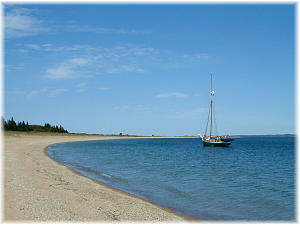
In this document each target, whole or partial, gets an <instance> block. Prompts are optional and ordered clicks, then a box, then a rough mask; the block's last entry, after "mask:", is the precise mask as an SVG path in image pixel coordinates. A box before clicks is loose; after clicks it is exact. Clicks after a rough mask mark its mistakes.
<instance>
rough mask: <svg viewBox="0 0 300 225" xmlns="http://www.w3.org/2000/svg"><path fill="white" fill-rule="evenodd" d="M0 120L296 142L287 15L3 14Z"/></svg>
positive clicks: (147, 10)
mask: <svg viewBox="0 0 300 225" xmlns="http://www.w3.org/2000/svg"><path fill="white" fill-rule="evenodd" d="M3 8H4V38H3V43H4V81H3V83H4V85H3V86H4V88H3V89H4V110H3V111H4V117H5V119H9V118H11V117H14V119H15V120H16V121H23V120H24V121H28V122H29V123H30V124H41V125H43V124H44V123H50V124H53V125H62V126H63V127H64V128H65V129H67V130H68V131H69V132H76V133H77V132H78V133H102V134H119V133H121V132H122V133H123V134H135V135H152V134H153V135H197V134H199V133H202V134H203V132H204V130H205V126H206V122H207V117H208V112H209V104H210V74H213V82H214V90H215V99H214V103H215V117H216V121H217V131H218V134H231V135H238V134H285V133H295V84H294V83H295V18H294V17H295V4H291V3H290V4H200V3H199V4H187V5H184V4H156V5H155V4H112V5H109V4H3Z"/></svg>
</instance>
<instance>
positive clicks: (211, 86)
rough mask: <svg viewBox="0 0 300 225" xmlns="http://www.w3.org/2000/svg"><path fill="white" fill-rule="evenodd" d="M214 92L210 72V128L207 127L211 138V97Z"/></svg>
mask: <svg viewBox="0 0 300 225" xmlns="http://www.w3.org/2000/svg"><path fill="white" fill-rule="evenodd" d="M214 95H215V92H214V91H213V85H212V74H210V129H209V137H210V138H211V134H212V116H213V97H214Z"/></svg>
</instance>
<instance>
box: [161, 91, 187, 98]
mask: <svg viewBox="0 0 300 225" xmlns="http://www.w3.org/2000/svg"><path fill="white" fill-rule="evenodd" d="M172 97H174V98H185V97H187V95H186V94H183V93H179V92H171V93H162V94H158V95H156V98H172Z"/></svg>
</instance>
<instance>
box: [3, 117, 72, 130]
mask: <svg viewBox="0 0 300 225" xmlns="http://www.w3.org/2000/svg"><path fill="white" fill-rule="evenodd" d="M2 124H3V128H4V130H10V131H40V132H57V133H69V132H68V131H67V130H65V129H64V128H63V127H62V126H61V125H60V126H57V125H56V126H52V125H51V124H50V123H45V125H44V126H40V125H29V124H28V122H26V123H25V122H24V121H22V122H15V121H14V118H13V117H12V118H11V119H9V120H7V121H5V120H4V118H2Z"/></svg>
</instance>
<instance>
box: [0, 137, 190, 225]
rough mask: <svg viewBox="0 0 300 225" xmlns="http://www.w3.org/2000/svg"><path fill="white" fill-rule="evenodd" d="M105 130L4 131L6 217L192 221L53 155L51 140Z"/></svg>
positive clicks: (68, 139)
mask: <svg viewBox="0 0 300 225" xmlns="http://www.w3.org/2000/svg"><path fill="white" fill-rule="evenodd" d="M123 138H162V137H128V136H125V137H122V136H102V135H99V136H98V135H44V134H25V133H22V132H20V133H17V132H15V133H11V134H5V135H4V146H3V147H4V148H3V154H4V157H3V169H4V178H3V184H4V192H3V194H4V198H3V201H4V202H3V206H4V207H3V210H4V213H3V220H4V221H103V222H104V221H108V222H109V221H124V222H125V221H149V222H151V221H152V222H154V221H165V222H166V221H173V222H179V221H188V220H190V218H188V217H184V216H181V215H177V214H175V213H173V212H172V211H171V209H169V208H166V207H161V206H158V205H155V204H153V203H151V202H149V201H147V200H144V199H142V198H139V197H137V196H135V195H132V194H129V193H127V192H124V191H121V190H118V189H115V188H113V187H110V186H108V185H107V184H105V183H102V182H100V181H95V180H93V179H91V178H88V177H85V176H83V175H82V174H80V173H78V172H76V171H75V170H73V169H72V168H69V167H66V166H64V165H62V164H61V163H59V162H57V161H55V160H53V159H51V158H50V157H49V156H48V153H47V152H46V148H47V147H48V146H50V145H53V144H56V143H62V142H74V141H89V140H108V139H123Z"/></svg>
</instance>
